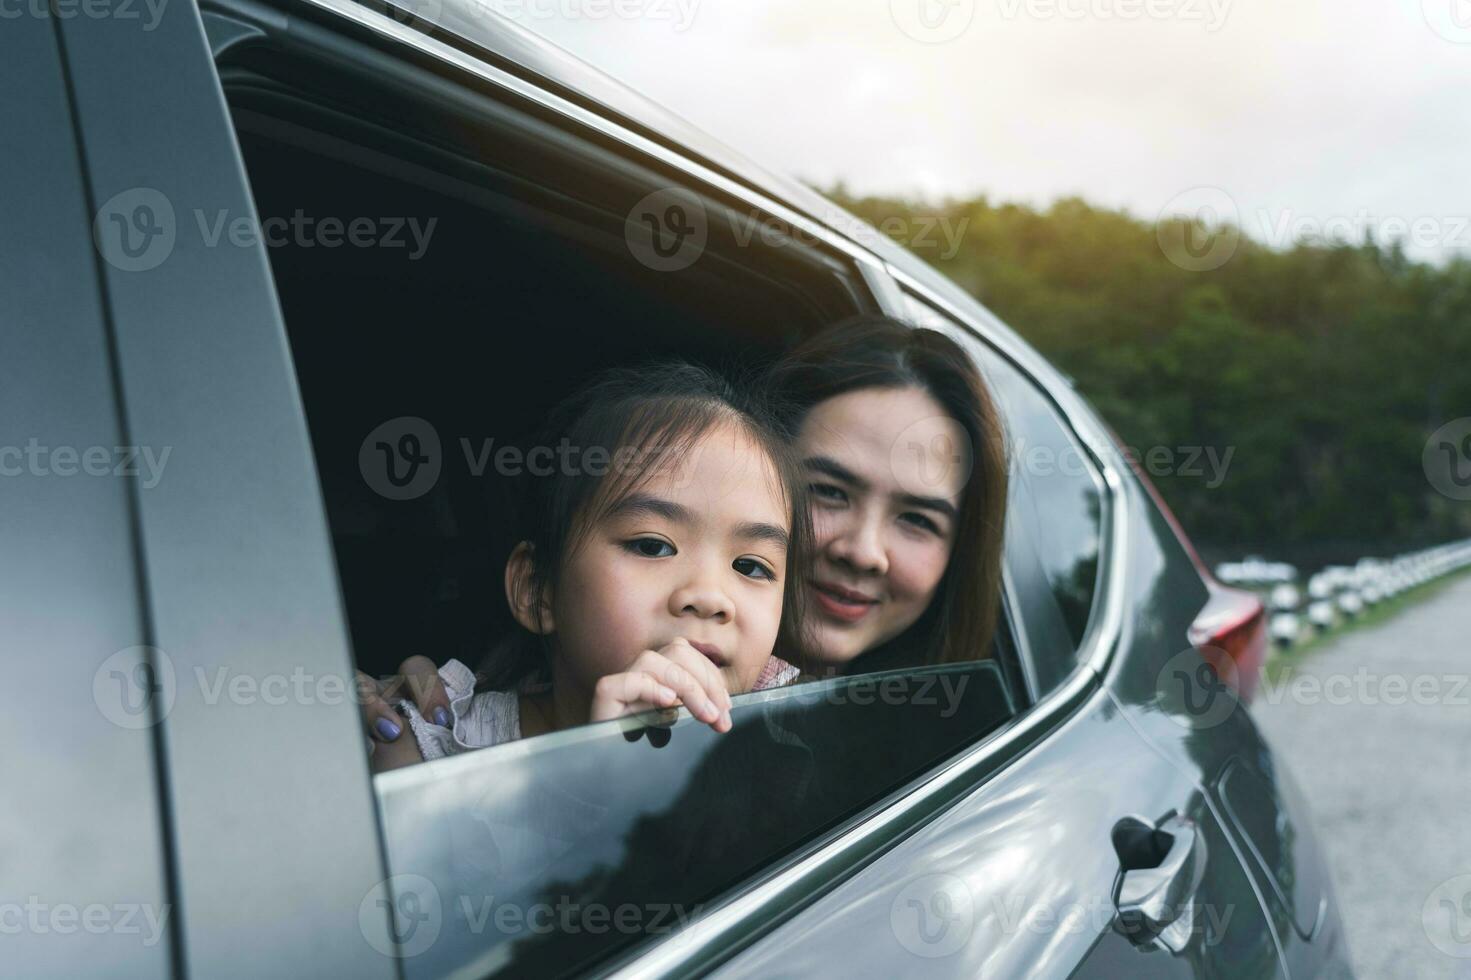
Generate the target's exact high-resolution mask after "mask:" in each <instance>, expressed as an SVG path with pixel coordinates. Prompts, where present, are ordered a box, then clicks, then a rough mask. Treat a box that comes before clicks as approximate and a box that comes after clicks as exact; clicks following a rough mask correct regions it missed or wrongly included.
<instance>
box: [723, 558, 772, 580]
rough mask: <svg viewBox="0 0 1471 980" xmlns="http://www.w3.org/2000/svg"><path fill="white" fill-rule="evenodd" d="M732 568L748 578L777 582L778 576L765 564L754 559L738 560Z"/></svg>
mask: <svg viewBox="0 0 1471 980" xmlns="http://www.w3.org/2000/svg"><path fill="white" fill-rule="evenodd" d="M731 567H732V568H734V569H735V570H736V571H737V572H739V573H740V574H742V575H744V576H746V577H747V578H764V579H770V580H771V581H773V582H774V581H776V575H775V573H773V572H772V570H771V569H769V568H767V567H766V565H765V564H764V563H763V562H759V561H757V560H756V559H754V558H737V559H736V560H735V561H734V562H733V563H732V564H731Z"/></svg>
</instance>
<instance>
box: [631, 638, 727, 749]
mask: <svg viewBox="0 0 1471 980" xmlns="http://www.w3.org/2000/svg"><path fill="white" fill-rule="evenodd" d="M684 649H685V650H688V652H689V653H690V654H693V655H694V656H695V657H698V658H699V660H701V661H703V662H704V664H705V666H706V667H713V666H714V665H713V664H711V663H710V661H708V660H706V659H705V658H704V657H703V656H702V655H701V654H700V653H699V651H697V650H695V649H694V648H693V647H690V646H688V644H684ZM664 651H668V653H665V652H663V651H661V652H658V653H656V652H654V651H652V650H649V651H646V652H645V653H644V654H643V655H642V656H640V657H639V659H638V660H635V661H634V668H635V669H637V670H642V671H644V672H646V673H650V674H653V675H654V676H656V677H658V678H659V680H660V681H662V682H663V683H664V684H665V685H666V686H668V687H671V688H673V689H674V690H675V691H677V692H679V698H680V700H681V701H683V702H684V706H685V707H686V708H688V709H689V710H690V714H692V715H694V716H695V717H696V718H698V719H699V720H700V721H702V722H704V723H705V724H707V725H709V726H711V727H712V728H714V729H715V730H716V731H725V730H727V728H728V727H729V726H728V725H727V724H726V714H725V707H724V705H723V704H722V702H721V701H719V700H717V698H719V696H720V695H719V693H718V692H717V691H712V690H710V688H709V684H710V680H709V678H708V676H706V670H705V668H704V667H702V666H701V665H700V664H698V663H696V662H694V660H693V659H691V658H690V657H689V656H687V655H686V654H684V653H683V652H681V650H680V649H678V648H677V646H676V644H673V643H671V644H669V645H668V646H666V647H665V648H664ZM717 686H718V687H719V688H721V689H723V687H724V685H723V684H719V683H718V679H717Z"/></svg>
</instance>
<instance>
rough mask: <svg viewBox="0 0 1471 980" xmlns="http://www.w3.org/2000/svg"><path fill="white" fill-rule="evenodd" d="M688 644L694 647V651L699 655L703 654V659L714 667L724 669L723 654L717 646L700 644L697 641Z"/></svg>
mask: <svg viewBox="0 0 1471 980" xmlns="http://www.w3.org/2000/svg"><path fill="white" fill-rule="evenodd" d="M689 644H690V646H692V647H694V648H695V649H696V650H698V651H700V652H701V653H703V654H704V655H705V657H706V658H707V659H708V660H709V661H710V662H711V663H712V664H714V665H715V666H717V667H724V666H725V654H724V653H722V652H721V650H720V648H719V647H718V646H716V645H715V644H713V643H701V642H699V641H698V640H690V641H689Z"/></svg>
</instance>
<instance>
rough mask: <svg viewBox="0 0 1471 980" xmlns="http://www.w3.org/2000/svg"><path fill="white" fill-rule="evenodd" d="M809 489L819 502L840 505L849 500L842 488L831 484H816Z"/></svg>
mask: <svg viewBox="0 0 1471 980" xmlns="http://www.w3.org/2000/svg"><path fill="white" fill-rule="evenodd" d="M807 489H808V490H810V491H811V492H812V496H814V497H816V498H818V499H819V500H827V501H831V502H832V503H838V504H840V503H843V502H845V501H846V500H847V499H848V495H847V494H846V493H844V492H843V489H842V487H835V486H833V485H832V484H831V483H814V484H812V485H811V486H810V487H808V488H807Z"/></svg>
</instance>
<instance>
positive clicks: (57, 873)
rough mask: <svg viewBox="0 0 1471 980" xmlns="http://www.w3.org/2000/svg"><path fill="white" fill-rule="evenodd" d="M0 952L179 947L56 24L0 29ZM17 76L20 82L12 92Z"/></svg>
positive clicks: (164, 959)
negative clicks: (1, 257) (0, 229)
mask: <svg viewBox="0 0 1471 980" xmlns="http://www.w3.org/2000/svg"><path fill="white" fill-rule="evenodd" d="M0 79H3V80H4V82H5V87H6V90H7V91H9V92H11V93H12V97H11V98H8V99H5V100H4V101H3V103H0V214H3V215H4V218H3V221H4V224H5V227H6V228H7V230H9V232H10V234H9V235H8V236H7V248H6V251H5V261H4V262H0V515H3V519H0V556H3V557H0V651H3V655H0V662H3V663H4V665H5V671H6V678H7V687H8V688H9V690H10V691H11V693H12V696H11V697H10V698H7V704H6V707H5V710H4V711H3V712H0V740H3V743H4V745H5V749H4V758H5V762H4V765H3V766H0V772H3V773H4V776H5V790H4V792H3V793H0V880H3V882H4V887H3V895H0V950H3V953H0V955H3V958H4V964H5V965H4V970H5V972H6V974H7V975H10V976H25V977H78V976H103V975H106V976H118V977H167V976H169V975H171V973H172V970H173V966H174V960H175V956H176V953H177V950H178V946H177V942H178V929H177V927H178V916H177V908H176V905H175V902H176V898H175V894H174V892H173V889H172V887H171V882H170V867H169V862H168V858H167V841H166V839H165V837H164V832H163V826H164V824H163V817H164V813H165V812H166V807H165V801H164V798H163V795H162V794H163V789H164V786H165V785H166V779H165V776H164V773H163V771H162V767H161V766H160V764H159V757H158V753H157V749H158V744H157V743H156V741H155V739H154V737H153V735H154V732H153V731H152V729H151V726H150V721H151V717H152V706H151V705H150V703H149V701H148V698H147V697H146V695H145V693H144V692H145V691H146V689H147V687H148V686H151V679H150V677H151V675H150V671H151V670H152V665H151V664H150V650H149V649H148V648H147V646H146V644H147V634H146V630H145V628H144V623H145V611H144V609H143V606H142V603H141V598H142V594H141V592H140V575H139V565H138V552H137V547H136V544H137V542H136V538H135V536H134V534H133V529H132V518H133V507H134V503H135V500H134V492H135V489H136V480H135V478H134V477H133V476H131V475H130V470H131V466H130V465H129V464H128V461H127V458H128V455H129V454H128V453H127V452H126V450H125V448H124V447H126V446H127V445H128V444H130V443H133V440H132V438H131V437H130V435H129V434H128V433H127V430H126V428H125V426H124V425H123V423H122V420H121V417H120V414H119V412H118V402H117V389H116V376H115V374H114V364H113V362H112V359H111V357H110V356H109V355H110V351H109V348H108V334H107V322H106V318H105V303H104V298H103V296H102V294H101V292H100V291H99V288H98V287H99V281H98V269H97V261H98V260H97V256H96V253H95V252H94V251H93V249H92V245H91V216H90V214H89V212H88V209H87V207H86V205H85V196H84V193H83V170H82V156H81V152H80V148H79V147H78V145H77V142H76V139H75V131H74V130H73V129H72V127H71V126H70V122H69V103H68V94H67V80H66V67H65V61H64V59H63V53H62V49H61V47H60V45H59V44H58V39H57V35H56V32H55V30H54V25H53V23H52V22H51V20H50V19H48V18H46V17H41V16H18V17H15V18H13V19H8V20H7V21H6V23H5V27H4V30H3V32H0ZM21 93H24V95H22V94H21Z"/></svg>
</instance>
